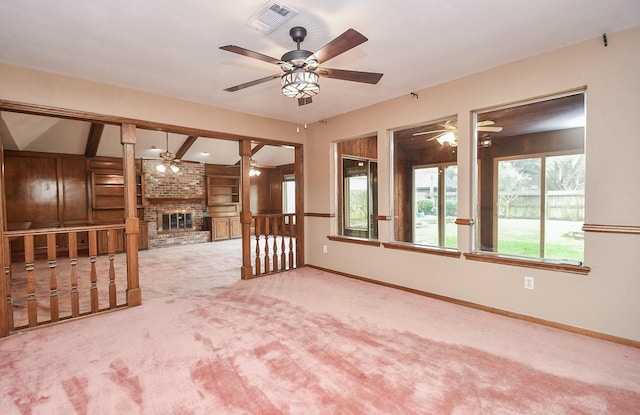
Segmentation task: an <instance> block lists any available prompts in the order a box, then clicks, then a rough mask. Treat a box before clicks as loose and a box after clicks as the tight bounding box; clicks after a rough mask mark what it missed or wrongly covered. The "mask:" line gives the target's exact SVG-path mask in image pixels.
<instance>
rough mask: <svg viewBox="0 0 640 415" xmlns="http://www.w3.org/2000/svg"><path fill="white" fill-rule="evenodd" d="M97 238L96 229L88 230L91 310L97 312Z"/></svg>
mask: <svg viewBox="0 0 640 415" xmlns="http://www.w3.org/2000/svg"><path fill="white" fill-rule="evenodd" d="M97 239H98V238H97V237H96V231H89V261H90V262H91V288H90V290H89V293H90V295H91V312H92V313H97V312H98V311H99V310H100V308H99V307H98V274H97V273H96V256H97V255H98V240H97Z"/></svg>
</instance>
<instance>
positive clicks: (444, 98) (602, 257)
mask: <svg viewBox="0 0 640 415" xmlns="http://www.w3.org/2000/svg"><path fill="white" fill-rule="evenodd" d="M608 37H609V40H610V41H609V46H608V47H604V46H603V44H602V40H601V39H600V38H596V39H593V40H591V41H588V42H585V43H582V44H579V45H575V46H571V47H566V48H563V49H560V50H556V51H553V52H550V53H546V54H543V55H540V56H537V57H534V58H531V59H527V60H523V61H519V62H515V63H512V64H509V65H505V66H502V67H499V68H495V69H491V70H488V71H485V72H482V73H479V74H475V75H472V76H468V77H465V78H462V79H459V80H455V81H452V82H448V83H446V84H442V85H438V86H435V87H432V88H427V89H424V90H421V91H417V92H418V94H419V99H416V98H415V97H412V96H411V95H410V94H409V92H411V91H407V94H406V95H405V96H402V97H399V98H397V99H394V100H391V101H388V102H384V103H382V104H379V105H374V106H371V107H369V108H365V109H363V110H360V111H355V112H353V113H349V114H344V115H342V116H339V117H335V118H332V119H329V120H327V123H326V124H324V123H322V124H321V123H315V124H312V125H311V126H310V128H309V131H308V135H309V137H308V143H307V145H306V146H305V151H306V153H307V157H306V158H305V160H306V165H305V169H306V186H307V187H306V189H307V192H306V195H305V197H306V200H305V204H306V211H307V212H313V213H333V214H335V213H336V211H337V207H336V206H335V196H334V195H335V186H336V183H335V178H334V176H335V171H334V170H335V168H334V163H335V160H334V159H333V157H334V156H333V146H332V143H334V142H336V141H340V140H344V139H349V138H353V137H359V136H361V135H363V134H366V133H369V132H372V131H373V132H375V131H377V132H378V143H379V147H378V152H379V155H380V158H379V169H380V170H379V178H380V188H379V209H380V214H381V215H391V214H392V206H391V202H392V199H393V198H392V194H391V188H390V182H391V180H390V177H391V171H390V169H391V162H390V139H389V130H392V129H396V128H398V127H402V126H407V125H411V124H418V123H423V122H427V121H430V120H436V119H441V118H443V117H448V116H451V115H456V114H457V115H458V120H459V141H460V143H459V147H458V148H459V154H458V157H459V158H458V164H459V183H458V187H459V204H458V210H459V211H458V217H460V218H465V219H470V218H473V214H472V211H473V207H472V206H473V200H472V196H471V195H472V190H473V180H472V175H473V172H472V165H473V163H472V154H471V147H472V146H471V136H470V129H471V112H472V111H474V110H477V109H482V108H487V107H492V106H496V105H504V104H508V103H513V102H517V101H522V100H526V99H530V98H535V97H540V96H545V95H550V94H555V93H559V92H564V91H568V90H574V89H578V88H583V87H586V89H587V129H586V130H587V143H586V153H587V184H586V185H587V189H586V193H587V196H586V203H587V206H586V221H585V222H586V223H589V224H598V225H630V226H640V215H639V214H638V206H640V184H639V180H640V162H638V157H639V156H640V134H639V133H638V125H637V123H638V116H639V115H640V76H638V74H640V54H639V53H638V48H639V47H640V28H636V29H633V30H630V31H626V32H622V33H617V34H610V35H609V36H608ZM311 154H313V157H310V156H311ZM305 226H306V231H307V238H306V259H307V263H310V264H313V265H317V266H321V267H325V268H330V269H334V270H338V271H342V272H347V273H351V274H355V275H359V276H363V277H367V278H372V279H376V280H380V281H384V282H388V283H393V284H398V285H402V286H406V287H410V288H415V289H419V290H423V291H427V292H431V293H436V294H440V295H444V296H449V297H454V298H457V299H461V300H466V301H470V302H473V303H477V304H481V305H485V306H490V307H495V308H498V309H502V310H506V311H511V312H516V313H520V314H523V315H527V316H531V317H535V318H540V319H544V320H549V321H553V322H557V323H562V324H567V325H571V326H575V327H578V328H583V329H588V330H593V331H596V332H601V333H606V334H609V335H613V336H619V337H623V338H627V339H632V340H636V341H640V267H638V265H637V264H636V263H635V259H636V258H637V257H638V255H640V235H637V234H636V235H625V234H611V233H594V232H588V233H587V234H586V237H585V265H586V266H589V267H591V269H592V270H591V272H590V273H589V274H588V275H576V274H569V273H563V272H557V271H545V270H538V269H530V268H520V267H515V266H506V265H498V264H491V263H479V262H474V261H468V260H465V259H452V258H447V257H441V256H434V255H428V254H419V253H411V252H403V251H397V250H391V249H384V248H376V247H368V246H362V245H355V244H349V243H344V242H334V241H329V240H327V238H326V235H330V234H332V233H334V232H335V229H336V227H335V220H332V219H328V218H319V217H308V218H307V221H306V225H305ZM391 231H392V224H391V223H390V222H380V239H381V241H383V242H385V241H389V240H390V239H391V237H392V233H391ZM458 236H459V240H460V242H459V244H460V246H459V249H460V250H461V251H462V252H468V251H469V250H470V249H471V238H472V230H471V228H470V227H469V226H459V231H458ZM322 245H327V246H328V253H327V254H323V253H322ZM358 259H359V260H358ZM525 275H529V276H534V277H535V290H533V291H530V290H525V289H524V288H523V279H524V278H523V277H524V276H525Z"/></svg>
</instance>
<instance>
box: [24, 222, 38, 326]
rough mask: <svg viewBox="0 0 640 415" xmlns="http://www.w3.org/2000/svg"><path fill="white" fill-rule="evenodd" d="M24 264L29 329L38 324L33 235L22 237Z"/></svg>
mask: <svg viewBox="0 0 640 415" xmlns="http://www.w3.org/2000/svg"><path fill="white" fill-rule="evenodd" d="M24 262H25V267H26V269H27V315H28V318H29V327H33V326H35V325H36V324H38V303H37V301H36V282H35V280H34V276H33V268H34V266H35V265H34V262H35V252H34V248H33V235H25V237H24Z"/></svg>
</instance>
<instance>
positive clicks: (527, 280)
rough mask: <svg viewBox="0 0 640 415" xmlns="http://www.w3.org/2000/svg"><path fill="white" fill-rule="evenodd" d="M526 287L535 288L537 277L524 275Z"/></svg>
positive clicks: (528, 288)
mask: <svg viewBox="0 0 640 415" xmlns="http://www.w3.org/2000/svg"><path fill="white" fill-rule="evenodd" d="M524 288H526V289H527V290H533V289H534V288H535V279H534V278H533V277H524Z"/></svg>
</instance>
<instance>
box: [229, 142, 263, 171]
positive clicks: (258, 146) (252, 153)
mask: <svg viewBox="0 0 640 415" xmlns="http://www.w3.org/2000/svg"><path fill="white" fill-rule="evenodd" d="M264 146H265V145H264V144H257V145H256V146H255V147H254V148H252V149H251V156H250V157H253V156H254V155H255V154H256V153H257V152H258V151H260V150H261V149H262V147H264ZM239 165H240V160H238V162H237V163H236V166H239Z"/></svg>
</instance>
